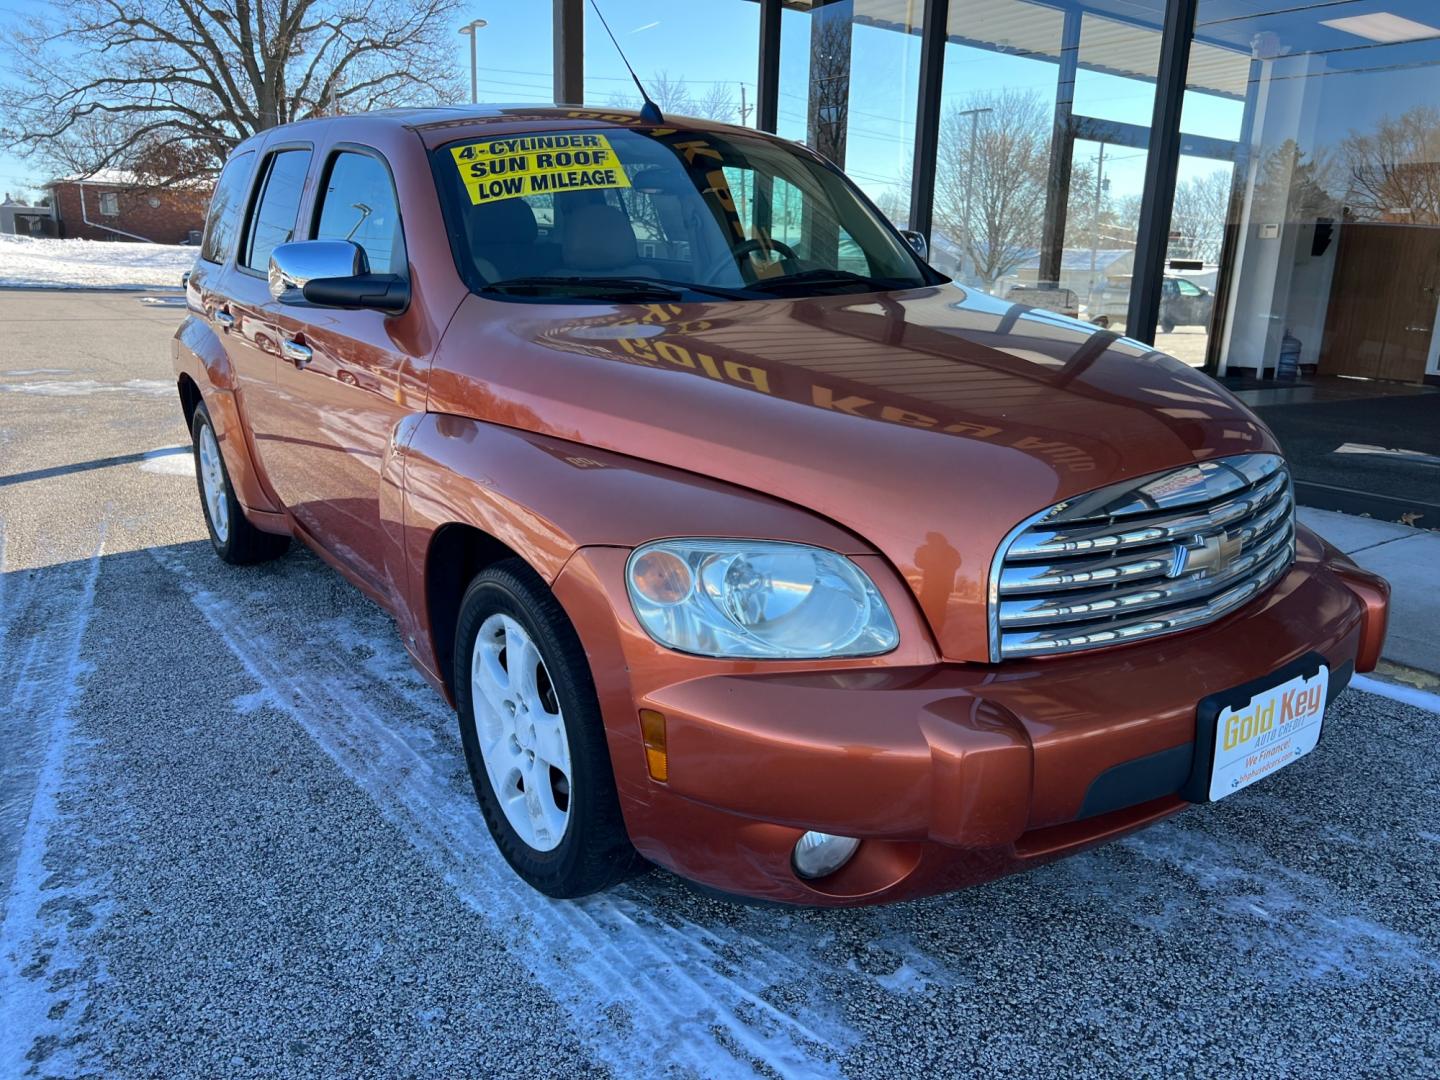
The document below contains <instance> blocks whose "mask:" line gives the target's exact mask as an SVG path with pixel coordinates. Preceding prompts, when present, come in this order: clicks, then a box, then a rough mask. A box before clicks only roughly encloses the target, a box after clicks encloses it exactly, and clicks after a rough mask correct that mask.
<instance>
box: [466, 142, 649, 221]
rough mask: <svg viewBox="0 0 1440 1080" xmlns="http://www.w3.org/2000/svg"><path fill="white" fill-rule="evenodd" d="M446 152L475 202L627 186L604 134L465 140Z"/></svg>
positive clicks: (625, 177) (622, 170)
mask: <svg viewBox="0 0 1440 1080" xmlns="http://www.w3.org/2000/svg"><path fill="white" fill-rule="evenodd" d="M450 153H451V154H453V155H454V157H455V167H456V168H457V169H459V170H460V178H461V179H462V180H464V181H465V190H466V191H468V192H469V193H470V201H471V203H473V204H475V205H476V206H478V205H480V204H481V203H489V202H497V201H499V200H500V199H515V198H519V197H521V196H524V195H552V194H555V193H557V192H561V191H577V190H580V189H583V188H625V187H629V186H630V178H629V177H628V176H626V175H625V167H624V166H623V165H621V164H620V160H619V158H617V157H616V156H615V150H614V148H613V147H611V145H610V140H609V139H607V138H605V136H604V135H591V134H584V135H522V136H515V137H512V138H506V139H490V140H488V141H487V142H478V143H469V144H468V145H466V146H457V147H454V148H453V149H452V150H451V151H450Z"/></svg>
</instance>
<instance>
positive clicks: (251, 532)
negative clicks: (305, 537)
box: [190, 401, 290, 566]
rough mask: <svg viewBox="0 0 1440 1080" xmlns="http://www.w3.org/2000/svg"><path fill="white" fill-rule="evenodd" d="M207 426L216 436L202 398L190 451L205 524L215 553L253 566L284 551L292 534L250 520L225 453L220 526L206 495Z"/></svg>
mask: <svg viewBox="0 0 1440 1080" xmlns="http://www.w3.org/2000/svg"><path fill="white" fill-rule="evenodd" d="M207 429H208V430H209V432H210V434H211V435H212V436H213V435H214V431H215V428H214V425H213V424H211V422H210V413H209V411H207V410H206V408H205V403H204V402H203V401H202V402H201V403H200V404H199V405H197V406H196V407H195V415H194V416H193V417H192V418H191V420H190V451H191V454H192V455H193V457H194V461H195V485H196V487H197V488H198V489H199V492H200V512H201V513H202V514H204V515H205V528H206V529H207V530H208V531H209V533H210V545H211V546H212V547H213V548H214V549H215V554H216V555H219V556H220V558H221V560H222V561H224V562H227V563H230V564H231V565H233V566H250V565H252V564H254V563H259V562H266V561H268V560H270V559H273V558H276V557H277V556H279V555H283V554H284V553H285V549H286V548H288V547H289V546H290V538H289V537H288V536H277V535H275V534H274V533H267V532H262V531H261V530H259V529H257V528H256V527H255V526H254V525H252V524H250V520H249V518H247V517H246V516H245V511H244V509H243V508H242V507H241V506H240V500H239V499H237V498H235V489H234V487H232V486H231V484H230V470H229V469H227V468H226V467H225V459H224V458H223V457H221V458H220V459H219V465H220V478H221V481H222V482H223V483H224V486H225V495H226V498H225V510H224V514H225V521H224V523H223V524H222V526H221V528H219V529H217V528H216V525H215V522H214V521H212V520H211V517H210V502H209V500H208V499H207V498H206V497H205V476H204V472H203V468H204V466H203V465H202V464H201V460H200V457H201V455H200V440H201V437H202V434H203V433H204V432H205V431H206V430H207ZM222 533H223V534H224V538H223V539H222V537H221V534H222Z"/></svg>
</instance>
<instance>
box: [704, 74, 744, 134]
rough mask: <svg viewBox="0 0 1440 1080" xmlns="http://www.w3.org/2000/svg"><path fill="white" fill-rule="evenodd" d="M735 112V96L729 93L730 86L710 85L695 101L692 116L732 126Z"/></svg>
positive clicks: (722, 84)
mask: <svg viewBox="0 0 1440 1080" xmlns="http://www.w3.org/2000/svg"><path fill="white" fill-rule="evenodd" d="M737 111H738V110H737V109H736V108H735V95H734V94H732V93H731V92H730V84H729V83H727V82H713V83H711V84H710V89H709V90H706V91H705V93H703V94H701V95H700V96H699V97H698V98H696V99H695V112H694V115H695V116H703V117H704V118H705V119H707V120H719V121H720V122H721V123H725V124H733V123H734V122H735V116H736V113H737Z"/></svg>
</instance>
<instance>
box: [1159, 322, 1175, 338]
mask: <svg viewBox="0 0 1440 1080" xmlns="http://www.w3.org/2000/svg"><path fill="white" fill-rule="evenodd" d="M1160 332H1161V333H1162V334H1173V333H1174V332H1175V324H1174V323H1173V322H1170V321H1169V320H1167V319H1161V320H1160Z"/></svg>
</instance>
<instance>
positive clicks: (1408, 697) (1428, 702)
mask: <svg viewBox="0 0 1440 1080" xmlns="http://www.w3.org/2000/svg"><path fill="white" fill-rule="evenodd" d="M1350 685H1351V686H1353V687H1354V688H1355V689H1356V690H1363V691H1364V692H1365V693H1367V694H1378V695H1380V697H1385V698H1389V699H1390V700H1391V701H1400V702H1403V703H1404V704H1406V705H1414V706H1415V707H1416V708H1417V709H1424V710H1426V711H1427V712H1433V713H1440V694H1432V693H1429V692H1428V691H1425V690H1420V689H1417V688H1416V687H1413V686H1404V685H1402V684H1400V683H1392V682H1385V681H1384V680H1383V679H1376V678H1372V677H1371V676H1369V675H1356V676H1355V677H1354V678H1352V679H1351V680H1350Z"/></svg>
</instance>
